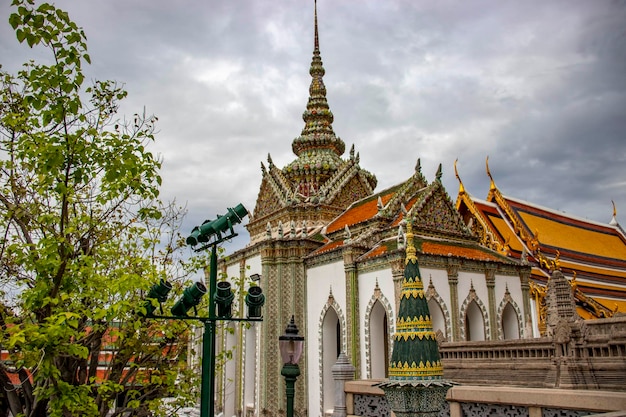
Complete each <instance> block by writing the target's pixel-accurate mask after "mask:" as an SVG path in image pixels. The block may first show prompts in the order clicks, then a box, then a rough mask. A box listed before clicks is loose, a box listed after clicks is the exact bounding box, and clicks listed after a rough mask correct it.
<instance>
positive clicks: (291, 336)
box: [278, 316, 304, 417]
mask: <svg viewBox="0 0 626 417" xmlns="http://www.w3.org/2000/svg"><path fill="white" fill-rule="evenodd" d="M303 347H304V337H303V336H299V335H298V327H297V326H296V323H295V321H294V317H293V316H291V321H290V322H289V324H288V325H287V329H286V330H285V334H283V335H282V336H280V337H279V338H278V348H279V349H280V356H281V358H282V360H283V368H282V369H281V371H280V374H281V375H282V376H284V377H285V386H286V395H287V417H293V409H294V397H295V392H296V389H295V385H296V379H298V376H300V367H299V366H298V362H299V361H300V358H301V357H302V350H303Z"/></svg>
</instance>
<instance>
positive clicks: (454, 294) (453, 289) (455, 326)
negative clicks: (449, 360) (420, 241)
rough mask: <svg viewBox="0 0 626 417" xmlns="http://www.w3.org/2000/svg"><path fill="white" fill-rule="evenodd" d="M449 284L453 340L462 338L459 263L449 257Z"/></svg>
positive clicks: (456, 340)
mask: <svg viewBox="0 0 626 417" xmlns="http://www.w3.org/2000/svg"><path fill="white" fill-rule="evenodd" d="M447 270H448V285H449V286H450V310H451V313H452V341H453V342H458V341H459V340H461V329H460V328H459V325H460V323H461V318H460V317H459V292H458V288H457V287H458V283H459V264H458V261H456V260H455V259H448V268H447Z"/></svg>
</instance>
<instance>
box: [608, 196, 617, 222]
mask: <svg viewBox="0 0 626 417" xmlns="http://www.w3.org/2000/svg"><path fill="white" fill-rule="evenodd" d="M611 204H613V217H612V218H611V221H610V222H609V224H610V225H611V226H615V225H617V224H618V223H617V208H615V201H613V200H611Z"/></svg>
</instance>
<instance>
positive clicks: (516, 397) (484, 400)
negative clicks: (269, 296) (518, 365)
mask: <svg viewBox="0 0 626 417" xmlns="http://www.w3.org/2000/svg"><path fill="white" fill-rule="evenodd" d="M447 400H448V404H449V407H450V412H449V414H448V415H449V416H450V417H487V416H508V417H581V416H600V415H604V416H613V417H618V416H626V395H624V393H623V392H611V391H592V390H569V389H554V388H552V389H549V388H521V387H485V386H471V385H464V386H455V387H452V388H451V389H450V390H449V391H448V395H447ZM598 413H603V414H598ZM604 413H606V414H604Z"/></svg>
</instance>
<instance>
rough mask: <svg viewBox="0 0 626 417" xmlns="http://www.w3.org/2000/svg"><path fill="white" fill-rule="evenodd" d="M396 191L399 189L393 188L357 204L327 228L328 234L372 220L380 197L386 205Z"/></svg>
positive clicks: (376, 211)
mask: <svg viewBox="0 0 626 417" xmlns="http://www.w3.org/2000/svg"><path fill="white" fill-rule="evenodd" d="M396 190H397V187H393V188H390V189H388V190H385V191H383V192H382V193H380V194H374V195H372V196H369V197H367V198H365V199H363V200H360V201H357V202H355V203H354V204H352V205H351V206H350V207H348V209H347V210H346V211H344V212H343V213H342V214H341V215H339V217H337V218H336V219H335V220H333V221H332V222H331V223H330V224H329V225H328V226H327V227H326V233H333V232H336V231H337V230H341V229H343V228H344V227H345V226H346V225H347V226H352V225H355V224H358V223H362V222H364V221H366V220H369V219H371V218H372V217H374V216H375V215H376V213H378V197H380V199H381V200H382V203H383V205H385V204H387V203H388V202H389V200H391V198H392V197H393V196H394V194H395V192H396Z"/></svg>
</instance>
